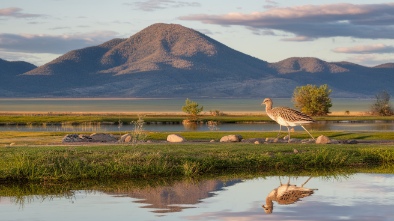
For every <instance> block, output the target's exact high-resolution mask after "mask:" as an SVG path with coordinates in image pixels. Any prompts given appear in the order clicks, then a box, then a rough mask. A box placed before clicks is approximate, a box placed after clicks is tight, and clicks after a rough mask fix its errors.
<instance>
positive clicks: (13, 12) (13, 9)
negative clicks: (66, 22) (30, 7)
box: [0, 7, 44, 18]
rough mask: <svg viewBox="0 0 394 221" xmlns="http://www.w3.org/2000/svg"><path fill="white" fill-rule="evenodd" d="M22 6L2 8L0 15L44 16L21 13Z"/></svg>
mask: <svg viewBox="0 0 394 221" xmlns="http://www.w3.org/2000/svg"><path fill="white" fill-rule="evenodd" d="M21 11H22V9H21V8H16V7H11V8H0V17H12V18H36V17H43V16H44V15H40V14H28V13H21Z"/></svg>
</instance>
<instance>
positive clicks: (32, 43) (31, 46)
mask: <svg viewBox="0 0 394 221" xmlns="http://www.w3.org/2000/svg"><path fill="white" fill-rule="evenodd" d="M116 35H117V33H116V32H112V31H99V32H91V33H83V34H73V35H17V34H7V33H3V34H0V50H5V51H10V52H25V53H53V54H63V53H65V52H68V51H70V50H74V49H78V48H84V47H88V46H92V45H97V44H101V43H103V42H105V41H107V40H110V39H112V38H114V37H116Z"/></svg>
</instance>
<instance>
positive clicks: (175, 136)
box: [167, 134, 186, 143]
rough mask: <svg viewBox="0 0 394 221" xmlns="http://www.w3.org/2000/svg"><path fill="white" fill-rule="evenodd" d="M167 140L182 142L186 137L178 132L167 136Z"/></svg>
mask: <svg viewBox="0 0 394 221" xmlns="http://www.w3.org/2000/svg"><path fill="white" fill-rule="evenodd" d="M167 141H168V142H171V143H181V142H185V141H186V139H185V138H183V137H182V136H180V135H178V134H170V135H168V136H167Z"/></svg>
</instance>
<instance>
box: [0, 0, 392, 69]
mask: <svg viewBox="0 0 394 221" xmlns="http://www.w3.org/2000/svg"><path fill="white" fill-rule="evenodd" d="M154 23H176V24H181V25H183V26H186V27H189V28H192V29H195V30H197V31H200V32H202V33H204V34H206V35H208V36H210V37H211V38H213V39H215V40H217V41H220V42H221V43H223V44H226V45H227V46H229V47H231V48H234V49H236V50H238V51H241V52H243V53H246V54H249V55H251V56H254V57H257V58H259V59H262V60H265V61H268V62H277V61H280V60H283V59H286V58H289V57H317V58H320V59H322V60H325V61H329V62H331V61H349V62H354V63H357V64H361V65H365V66H374V65H378V64H382V63H387V62H394V41H393V39H394V1H376V0H373V1H372V0H351V1H336V0H331V1H325V0H315V1H304V0H297V1H284V0H283V1H282V0H243V1H232V0H191V1H186V0H111V1H104V0H1V2H0V27H1V28H0V58H2V59H5V60H9V61H14V60H24V61H28V62H31V63H33V64H36V65H42V64H45V63H47V62H50V61H51V60H53V59H55V58H56V57H58V56H60V55H62V54H64V53H66V52H68V51H70V50H74V49H80V48H84V47H88V46H93V45H98V44H101V43H103V42H105V41H107V40H110V39H113V38H128V37H130V36H131V35H133V34H135V33H137V32H138V31H141V30H142V29H144V28H146V27H147V26H149V25H151V24H154Z"/></svg>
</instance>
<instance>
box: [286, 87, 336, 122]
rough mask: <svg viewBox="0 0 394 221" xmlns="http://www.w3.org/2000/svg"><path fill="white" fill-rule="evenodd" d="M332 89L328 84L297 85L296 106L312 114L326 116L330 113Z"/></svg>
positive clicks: (295, 92)
mask: <svg viewBox="0 0 394 221" xmlns="http://www.w3.org/2000/svg"><path fill="white" fill-rule="evenodd" d="M330 94H331V89H329V88H328V86H327V84H324V85H320V87H317V86H316V85H311V84H308V85H306V86H300V87H296V89H295V90H294V93H293V98H292V99H293V102H294V106H295V107H296V108H298V109H300V110H301V112H303V113H305V114H308V115H311V116H324V115H327V114H328V113H330V107H332V103H331V98H330Z"/></svg>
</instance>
